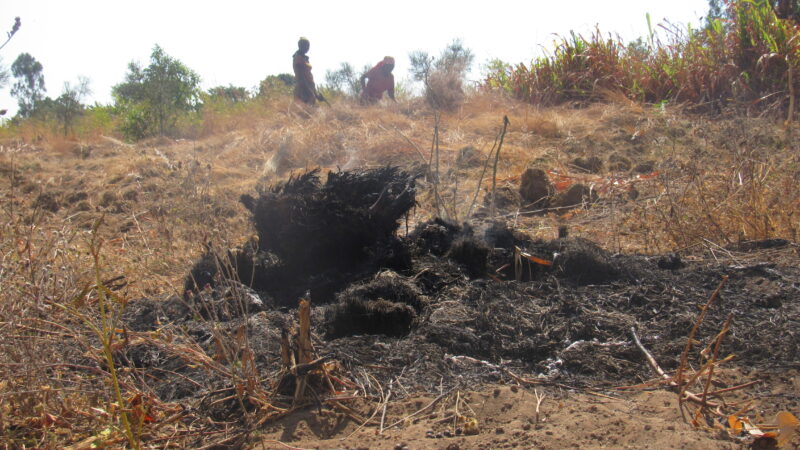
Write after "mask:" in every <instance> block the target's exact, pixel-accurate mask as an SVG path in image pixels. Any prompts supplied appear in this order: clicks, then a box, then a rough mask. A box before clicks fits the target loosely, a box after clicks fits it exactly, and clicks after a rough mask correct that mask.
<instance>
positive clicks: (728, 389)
mask: <svg viewBox="0 0 800 450" xmlns="http://www.w3.org/2000/svg"><path fill="white" fill-rule="evenodd" d="M758 383H761V380H755V381H751V382H749V383H745V384H740V385H738V386H731V387H729V388H725V389H720V390H717V391H713V392H709V393H708V397H716V396H718V395H719V394H724V393H726V392H732V391H738V390H740V389H744V388H749V387H750V386H752V385H754V384H758Z"/></svg>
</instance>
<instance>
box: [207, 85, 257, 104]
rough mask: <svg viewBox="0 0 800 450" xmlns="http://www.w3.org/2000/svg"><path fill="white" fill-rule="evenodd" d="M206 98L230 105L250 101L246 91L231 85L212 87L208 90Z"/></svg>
mask: <svg viewBox="0 0 800 450" xmlns="http://www.w3.org/2000/svg"><path fill="white" fill-rule="evenodd" d="M208 96H209V97H211V98H212V99H218V100H224V101H227V102H231V103H240V102H244V101H246V100H249V99H250V93H248V92H247V89H245V88H243V87H239V86H233V85H229V86H217V87H213V88H211V89H209V90H208Z"/></svg>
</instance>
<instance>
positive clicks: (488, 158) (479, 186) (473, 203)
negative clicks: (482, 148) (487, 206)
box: [466, 133, 500, 220]
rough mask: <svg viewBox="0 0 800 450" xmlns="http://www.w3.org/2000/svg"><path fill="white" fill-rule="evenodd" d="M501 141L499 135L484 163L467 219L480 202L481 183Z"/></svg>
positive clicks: (498, 134)
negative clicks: (498, 142)
mask: <svg viewBox="0 0 800 450" xmlns="http://www.w3.org/2000/svg"><path fill="white" fill-rule="evenodd" d="M499 139H500V133H497V136H495V138H494V144H492V149H491V150H489V154H488V155H486V161H485V162H484V163H483V170H482V171H481V176H480V177H479V178H478V185H477V186H475V195H473V196H472V202H471V203H470V204H469V210H467V217H466V219H467V220H469V218H470V217H471V216H472V208H473V207H474V206H475V202H476V201H477V200H478V194H479V193H480V192H481V183H483V177H484V176H485V175H486V170H487V169H488V168H489V161H491V160H492V155H493V154H494V149H495V147H497V141H498V140H499Z"/></svg>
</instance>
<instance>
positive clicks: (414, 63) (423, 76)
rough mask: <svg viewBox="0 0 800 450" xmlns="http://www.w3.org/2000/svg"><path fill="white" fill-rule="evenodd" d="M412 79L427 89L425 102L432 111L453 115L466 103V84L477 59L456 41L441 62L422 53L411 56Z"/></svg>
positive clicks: (414, 53)
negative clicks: (455, 110)
mask: <svg viewBox="0 0 800 450" xmlns="http://www.w3.org/2000/svg"><path fill="white" fill-rule="evenodd" d="M409 59H410V63H411V68H410V69H409V70H410V71H411V75H412V76H413V78H414V79H415V80H417V81H421V82H423V84H424V85H425V99H426V100H427V102H428V104H429V105H430V106H431V108H433V109H436V110H449V111H452V110H454V109H456V108H458V107H459V106H460V105H461V104H462V103H463V102H464V80H465V79H466V76H467V72H469V70H470V67H471V66H472V62H473V60H474V59H475V55H473V54H472V51H471V50H469V49H468V48H466V47H464V45H463V43H462V42H461V40H459V39H456V40H454V41H453V42H452V43H450V45H448V46H447V47H445V49H444V50H443V51H442V53H441V55H439V57H438V58H434V57H432V56H430V55H428V53H426V52H423V51H421V50H417V51H414V52H412V53H411V54H410V55H409Z"/></svg>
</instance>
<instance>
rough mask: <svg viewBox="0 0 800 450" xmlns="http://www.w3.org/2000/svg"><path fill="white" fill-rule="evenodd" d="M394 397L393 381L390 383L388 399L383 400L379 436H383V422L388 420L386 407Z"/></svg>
mask: <svg viewBox="0 0 800 450" xmlns="http://www.w3.org/2000/svg"><path fill="white" fill-rule="evenodd" d="M391 397H392V381H389V389H388V392H387V393H386V398H384V399H383V412H382V413H381V425H380V428H379V429H378V434H383V421H384V420H385V419H386V406H388V405H389V399H390V398H391Z"/></svg>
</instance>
